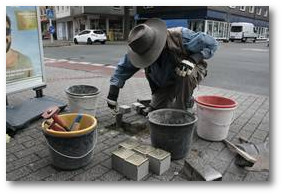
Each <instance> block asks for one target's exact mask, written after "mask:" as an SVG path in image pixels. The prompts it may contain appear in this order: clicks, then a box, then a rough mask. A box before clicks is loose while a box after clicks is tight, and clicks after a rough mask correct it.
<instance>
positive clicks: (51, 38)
mask: <svg viewBox="0 0 283 195" xmlns="http://www.w3.org/2000/svg"><path fill="white" fill-rule="evenodd" d="M50 26H52V19H51V18H49V27H50ZM49 33H50V40H51V43H53V34H52V33H51V32H49Z"/></svg>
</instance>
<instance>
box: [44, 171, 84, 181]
mask: <svg viewBox="0 0 283 195" xmlns="http://www.w3.org/2000/svg"><path fill="white" fill-rule="evenodd" d="M83 172H84V170H83V169H77V170H67V171H63V170H60V171H58V172H56V173H53V174H51V175H50V176H48V177H47V178H45V179H44V180H45V181H67V180H69V179H70V178H72V177H74V176H75V175H78V174H81V173H83Z"/></svg>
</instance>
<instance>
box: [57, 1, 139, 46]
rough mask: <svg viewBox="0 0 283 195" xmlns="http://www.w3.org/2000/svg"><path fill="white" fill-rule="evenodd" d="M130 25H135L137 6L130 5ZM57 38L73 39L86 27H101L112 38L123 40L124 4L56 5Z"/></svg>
mask: <svg viewBox="0 0 283 195" xmlns="http://www.w3.org/2000/svg"><path fill="white" fill-rule="evenodd" d="M128 10H129V18H130V27H133V26H134V14H135V11H136V10H135V7H128ZM55 13H56V24H57V28H56V30H57V39H58V40H70V41H71V40H73V37H74V35H76V34H78V33H79V32H80V31H82V30H85V29H100V30H103V31H105V32H106V34H107V36H108V39H110V40H123V39H124V36H123V35H124V30H125V20H126V18H125V9H124V6H55Z"/></svg>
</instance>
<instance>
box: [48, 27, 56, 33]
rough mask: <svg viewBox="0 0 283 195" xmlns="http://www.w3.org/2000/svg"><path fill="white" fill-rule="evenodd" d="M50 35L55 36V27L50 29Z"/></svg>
mask: <svg viewBox="0 0 283 195" xmlns="http://www.w3.org/2000/svg"><path fill="white" fill-rule="evenodd" d="M49 33H51V34H54V33H55V28H54V26H50V27H49Z"/></svg>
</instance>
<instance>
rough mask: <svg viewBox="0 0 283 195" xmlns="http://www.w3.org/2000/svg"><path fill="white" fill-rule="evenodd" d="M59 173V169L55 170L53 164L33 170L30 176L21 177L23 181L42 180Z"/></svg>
mask: <svg viewBox="0 0 283 195" xmlns="http://www.w3.org/2000/svg"><path fill="white" fill-rule="evenodd" d="M55 173H57V170H55V169H54V168H53V167H51V166H47V167H45V168H42V169H39V170H38V171H36V172H32V173H31V174H29V175H28V176H25V177H23V178H21V179H20V180H21V181H42V180H44V179H45V178H46V177H48V176H50V175H53V174H55Z"/></svg>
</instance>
